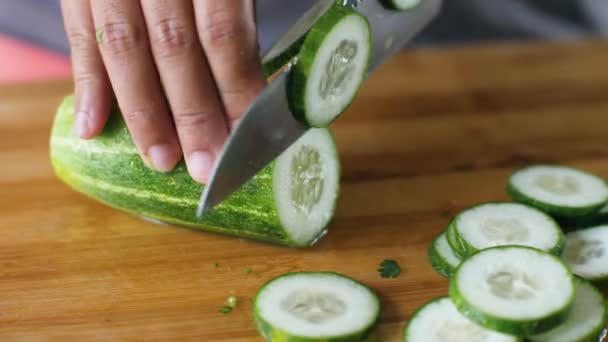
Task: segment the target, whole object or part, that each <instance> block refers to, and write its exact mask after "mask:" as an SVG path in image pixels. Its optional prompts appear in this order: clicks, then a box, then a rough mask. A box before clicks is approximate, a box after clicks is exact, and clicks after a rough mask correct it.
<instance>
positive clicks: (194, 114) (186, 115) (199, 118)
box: [173, 110, 215, 128]
mask: <svg viewBox="0 0 608 342" xmlns="http://www.w3.org/2000/svg"><path fill="white" fill-rule="evenodd" d="M173 115H174V120H175V125H176V126H177V127H180V128H194V127H201V126H205V125H208V124H209V123H210V122H211V121H212V120H213V119H214V117H215V115H214V114H213V113H211V112H203V111H197V110H192V111H188V110H187V111H179V112H176V113H174V114H173Z"/></svg>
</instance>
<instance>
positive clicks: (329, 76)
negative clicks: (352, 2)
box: [288, 4, 371, 127]
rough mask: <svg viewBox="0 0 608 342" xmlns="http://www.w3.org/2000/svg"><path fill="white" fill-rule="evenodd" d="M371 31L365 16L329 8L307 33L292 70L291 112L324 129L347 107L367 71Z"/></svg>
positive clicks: (307, 123)
mask: <svg viewBox="0 0 608 342" xmlns="http://www.w3.org/2000/svg"><path fill="white" fill-rule="evenodd" d="M370 55H371V32H370V27H369V23H368V21H367V19H366V18H365V16H363V15H361V14H360V13H358V12H357V11H356V10H354V9H352V8H350V7H344V6H342V5H339V4H335V5H334V6H332V7H331V8H330V9H329V10H328V11H327V12H326V13H325V14H323V15H322V16H321V17H320V18H319V20H318V21H317V22H316V23H315V24H314V25H313V27H312V28H311V29H310V31H309V32H308V34H307V36H306V38H305V40H304V43H303V44H302V47H301V49H300V53H299V54H298V57H297V63H295V65H294V67H293V69H292V70H291V73H290V78H289V82H288V97H289V104H290V109H291V111H292V113H293V114H294V115H295V117H296V118H297V119H298V120H299V121H301V122H302V123H304V124H306V125H308V126H311V127H326V126H328V125H329V124H330V123H332V122H333V121H334V120H335V119H337V117H338V116H339V115H340V114H342V112H344V111H345V110H346V108H347V107H348V106H349V105H350V103H351V102H352V101H353V99H354V98H355V96H356V94H357V92H358V90H359V88H360V87H361V84H362V83H363V79H364V77H365V75H366V74H367V70H368V66H369V59H370Z"/></svg>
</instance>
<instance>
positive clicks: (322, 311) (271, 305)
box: [254, 272, 380, 342]
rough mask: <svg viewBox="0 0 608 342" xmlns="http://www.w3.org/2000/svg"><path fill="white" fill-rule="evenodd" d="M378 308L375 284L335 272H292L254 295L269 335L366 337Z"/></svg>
mask: <svg viewBox="0 0 608 342" xmlns="http://www.w3.org/2000/svg"><path fill="white" fill-rule="evenodd" d="M379 311H380V303H379V300H378V297H377V296H376V295H375V294H374V292H373V291H372V290H370V289H369V288H367V287H366V286H364V285H363V284H361V283H359V282H357V281H354V280H352V279H350V278H348V277H345V276H343V275H340V274H336V273H324V272H299V273H289V274H286V275H283V276H280V277H278V278H275V279H273V280H271V281H269V282H268V283H266V284H265V285H264V286H262V287H261V288H260V289H259V290H258V292H257V294H256V297H255V300H254V316H255V319H256V324H257V326H258V329H259V330H260V333H261V334H262V335H263V336H264V337H265V338H266V339H267V340H268V341H353V342H355V341H366V340H368V339H369V338H370V336H372V333H373V329H374V327H375V325H376V322H377V320H378V315H379Z"/></svg>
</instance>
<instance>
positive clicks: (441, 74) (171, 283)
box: [0, 41, 608, 341]
mask: <svg viewBox="0 0 608 342" xmlns="http://www.w3.org/2000/svg"><path fill="white" fill-rule="evenodd" d="M70 89H71V84H70V83H69V82H67V81H66V82H53V83H44V84H26V85H18V86H5V87H0V165H2V166H1V167H0V340H1V341H29V340H31V341H95V340H108V341H123V340H124V341H126V340H129V341H260V338H259V337H258V335H257V333H256V331H255V329H254V325H253V321H252V315H251V299H252V296H253V294H254V292H255V291H256V289H257V288H258V287H259V286H260V285H261V284H262V283H263V282H265V281H266V280H268V279H270V278H272V277H274V276H277V275H279V274H281V273H284V272H288V271H298V270H332V271H338V272H343V273H345V274H347V275H349V276H352V277H354V278H356V279H358V280H360V281H363V282H364V283H366V284H368V285H370V286H371V287H373V288H374V289H376V290H377V291H378V292H379V294H380V295H381V298H382V303H383V312H382V318H381V325H380V329H379V336H380V341H397V340H399V338H400V335H401V329H402V327H403V325H404V322H405V321H406V320H407V319H408V317H409V316H410V314H411V313H412V312H413V311H414V310H415V309H416V308H417V307H419V306H420V305H422V304H423V303H424V302H426V301H428V300H429V299H431V298H434V297H437V296H442V295H446V294H447V281H446V279H444V278H442V277H440V276H439V275H437V274H436V273H435V272H434V271H433V270H432V269H431V267H430V266H429V263H428V262H427V258H426V252H427V247H428V246H429V244H430V242H431V241H432V239H433V238H434V237H435V236H436V235H437V234H439V233H440V232H441V231H442V230H443V229H444V228H445V226H446V224H447V222H448V220H449V219H450V217H451V215H453V214H454V213H456V212H457V211H458V210H460V209H462V208H464V207H467V206H470V205H473V204H476V203H479V202H484V201H491V200H500V199H506V196H505V194H504V191H503V188H504V185H505V178H506V177H507V175H508V174H509V173H510V172H511V171H512V170H513V169H514V168H517V167H520V166H522V165H525V164H527V163H540V162H543V163H546V162H560V163H568V164H571V165H575V166H579V167H584V168H586V169H588V170H590V171H593V172H597V173H598V174H599V175H602V176H604V177H608V43H604V42H598V41H596V42H581V43H577V44H572V45H539V44H523V45H502V46H496V45H489V46H485V47H469V48H457V49H448V50H441V49H438V50H434V49H429V50H421V51H417V52H411V53H407V54H403V55H400V56H398V57H396V58H395V59H394V60H393V61H392V62H390V63H389V64H388V65H386V66H385V67H383V68H382V69H381V70H379V71H378V72H377V73H376V74H375V75H374V76H373V77H372V78H371V79H370V80H369V81H368V82H367V83H366V84H365V86H364V89H363V91H362V93H361V95H360V97H359V98H358V100H357V101H356V103H355V104H354V106H353V107H352V108H351V109H350V110H349V112H348V113H346V114H345V115H344V116H343V118H342V119H340V120H339V122H338V123H337V124H336V125H335V133H336V135H337V139H338V142H339V146H340V152H341V156H342V160H343V185H342V193H341V199H340V202H339V208H338V211H337V213H336V217H335V220H334V222H333V224H332V226H331V229H330V232H329V234H328V235H327V236H326V237H325V239H323V240H322V241H321V242H320V243H319V244H318V245H317V246H315V247H314V248H311V249H306V250H290V249H286V248H281V247H275V246H270V245H264V244H259V243H253V242H247V241H241V240H238V239H234V238H230V237H224V236H218V235H214V234H208V233H202V232H199V231H193V230H188V229H183V228H177V227H171V226H159V225H155V224H151V223H147V222H143V221H141V220H139V219H137V218H134V217H131V216H129V215H126V214H123V213H121V212H118V211H116V210H113V209H109V208H107V207H105V206H103V205H100V204H98V203H96V202H94V201H92V200H89V199H87V198H85V197H83V196H81V195H79V194H77V193H75V192H73V191H72V190H70V189H68V188H67V187H66V186H64V185H63V184H62V183H60V182H59V181H58V180H57V179H55V177H54V176H53V173H52V170H51V168H50V165H49V160H48V143H47V140H48V136H49V128H50V125H51V120H52V118H53V111H54V108H55V107H56V105H57V104H58V103H59V101H60V99H61V98H62V96H63V95H65V94H67V93H68V92H69V91H70ZM385 258H390V259H395V260H397V261H398V262H399V263H400V264H401V266H402V268H403V273H402V275H401V276H400V277H399V278H397V279H381V278H380V277H379V275H378V273H377V271H376V269H377V266H378V263H379V262H380V261H382V260H383V259H385ZM214 263H218V264H219V266H218V267H215V266H214ZM248 268H251V269H252V270H253V272H252V273H247V272H246V269H248ZM230 295H235V296H237V297H238V298H239V300H240V305H239V307H238V308H237V309H236V310H235V311H233V312H232V313H229V314H221V313H219V312H218V307H219V306H221V305H222V304H223V302H224V301H225V300H226V298H227V297H228V296H230Z"/></svg>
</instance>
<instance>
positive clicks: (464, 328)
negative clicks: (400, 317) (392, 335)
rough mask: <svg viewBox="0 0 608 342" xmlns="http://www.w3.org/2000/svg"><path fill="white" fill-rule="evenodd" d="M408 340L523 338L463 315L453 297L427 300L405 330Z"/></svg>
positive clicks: (499, 341) (508, 341)
mask: <svg viewBox="0 0 608 342" xmlns="http://www.w3.org/2000/svg"><path fill="white" fill-rule="evenodd" d="M403 341H404V342H444V341H462V342H465V341H466V342H469V341H478V342H482V341H483V342H517V341H520V338H518V337H516V336H511V335H506V334H502V333H499V332H496V331H492V330H488V329H485V328H483V327H482V326H480V325H477V324H476V323H473V322H472V321H471V320H469V319H468V318H466V317H465V316H463V315H462V314H461V313H460V312H458V310H456V307H455V306H454V304H453V303H452V301H451V300H450V298H449V297H442V298H438V299H435V300H432V301H431V302H429V303H427V304H425V305H424V306H423V307H421V308H420V309H418V310H417V311H416V312H415V313H414V314H413V315H412V318H411V319H410V321H409V322H408V324H407V325H406V327H405V329H404V330H403Z"/></svg>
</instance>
